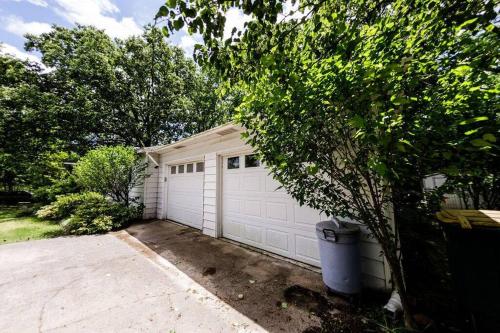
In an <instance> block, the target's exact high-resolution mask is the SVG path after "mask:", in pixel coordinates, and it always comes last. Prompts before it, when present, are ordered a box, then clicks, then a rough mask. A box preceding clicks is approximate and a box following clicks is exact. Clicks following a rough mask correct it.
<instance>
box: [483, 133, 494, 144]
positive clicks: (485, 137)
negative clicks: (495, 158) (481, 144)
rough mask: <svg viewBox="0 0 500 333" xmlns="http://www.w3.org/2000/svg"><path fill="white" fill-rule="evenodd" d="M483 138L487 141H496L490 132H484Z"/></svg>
mask: <svg viewBox="0 0 500 333" xmlns="http://www.w3.org/2000/svg"><path fill="white" fill-rule="evenodd" d="M483 139H484V140H485V141H489V142H497V138H496V137H495V136H494V135H493V134H491V133H486V134H484V135H483Z"/></svg>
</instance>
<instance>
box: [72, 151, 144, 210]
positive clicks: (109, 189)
mask: <svg viewBox="0 0 500 333" xmlns="http://www.w3.org/2000/svg"><path fill="white" fill-rule="evenodd" d="M146 167H147V164H146V163H145V162H144V161H143V160H142V158H141V157H140V156H139V155H138V154H137V153H136V152H135V150H134V149H133V148H131V147H123V146H116V147H102V148H98V149H94V150H91V151H89V152H88V153H87V154H86V155H85V156H84V157H82V158H81V159H80V161H78V163H77V164H76V166H75V175H76V179H77V182H78V183H79V184H80V185H81V186H82V187H83V188H85V189H86V190H88V191H95V192H99V193H102V194H104V195H106V196H109V197H111V198H112V199H113V201H116V202H120V203H123V204H125V205H126V206H128V205H129V204H130V203H131V202H133V200H131V198H130V196H129V195H130V191H131V190H132V189H133V188H134V187H136V186H139V185H141V184H142V183H143V181H144V177H145V174H144V171H145V169H146Z"/></svg>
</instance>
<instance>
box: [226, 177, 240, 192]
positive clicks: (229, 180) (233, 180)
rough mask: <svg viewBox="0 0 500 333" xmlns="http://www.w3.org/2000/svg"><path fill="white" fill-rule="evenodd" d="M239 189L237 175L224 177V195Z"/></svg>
mask: <svg viewBox="0 0 500 333" xmlns="http://www.w3.org/2000/svg"><path fill="white" fill-rule="evenodd" d="M239 189H240V177H239V176H238V174H234V173H233V174H226V175H225V177H224V184H223V191H224V193H228V192H232V191H238V190H239Z"/></svg>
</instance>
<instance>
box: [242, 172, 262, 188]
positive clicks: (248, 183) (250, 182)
mask: <svg viewBox="0 0 500 333" xmlns="http://www.w3.org/2000/svg"><path fill="white" fill-rule="evenodd" d="M240 190H242V191H251V192H255V191H262V187H261V177H259V175H258V174H255V175H247V176H243V181H242V183H241V188H240Z"/></svg>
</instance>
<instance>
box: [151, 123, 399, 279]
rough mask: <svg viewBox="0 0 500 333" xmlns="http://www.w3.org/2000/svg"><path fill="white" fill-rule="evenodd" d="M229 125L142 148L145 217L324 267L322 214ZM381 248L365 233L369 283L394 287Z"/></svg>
mask: <svg viewBox="0 0 500 333" xmlns="http://www.w3.org/2000/svg"><path fill="white" fill-rule="evenodd" d="M242 131H243V129H242V128H241V127H239V126H237V125H233V124H227V125H223V126H219V127H216V128H214V129H211V130H208V131H205V132H203V133H200V134H197V135H194V136H192V137H189V138H186V139H183V140H180V141H178V142H176V143H173V144H169V145H165V146H158V147H149V148H146V149H145V150H144V152H145V153H146V155H147V158H148V160H149V161H150V167H149V168H148V172H149V173H150V175H151V176H150V177H148V178H146V180H145V184H144V195H143V197H144V205H145V207H146V208H145V215H144V216H145V218H160V219H167V220H172V221H175V222H179V223H182V224H186V225H188V226H191V227H194V228H197V229H200V230H201V231H202V232H203V233H204V234H206V235H209V236H212V237H222V238H226V239H230V240H232V241H236V242H239V243H243V244H246V245H250V246H253V247H255V248H259V249H262V250H265V251H268V252H270V253H273V254H278V255H281V256H283V257H286V258H290V259H293V260H296V261H299V262H303V263H306V264H310V265H313V266H316V267H318V266H319V251H318V243H317V240H316V235H315V224H316V223H317V222H319V221H321V220H324V219H325V218H324V217H322V216H321V215H320V214H319V212H318V211H315V210H313V209H311V208H309V207H305V206H302V207H301V206H300V205H299V204H298V202H297V201H295V200H294V199H292V198H291V197H290V196H289V195H288V194H287V193H286V192H285V191H284V190H282V189H278V187H279V184H278V183H277V182H276V181H275V180H274V179H273V178H272V177H271V176H270V175H269V174H268V170H267V169H266V168H265V166H263V165H261V163H260V161H259V160H258V159H257V158H256V155H254V153H253V151H252V148H251V147H249V146H248V145H246V144H245V142H244V141H243V140H242V139H241V133H242ZM380 252H381V247H380V245H379V244H378V243H377V242H376V241H374V240H373V239H371V238H369V237H368V236H367V233H366V232H365V233H364V236H363V237H362V245H361V253H362V256H363V257H362V271H363V280H364V283H365V285H367V286H371V287H375V288H381V289H384V288H389V286H390V284H389V279H390V274H389V272H388V270H387V266H386V264H385V261H384V258H383V256H381V255H380Z"/></svg>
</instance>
